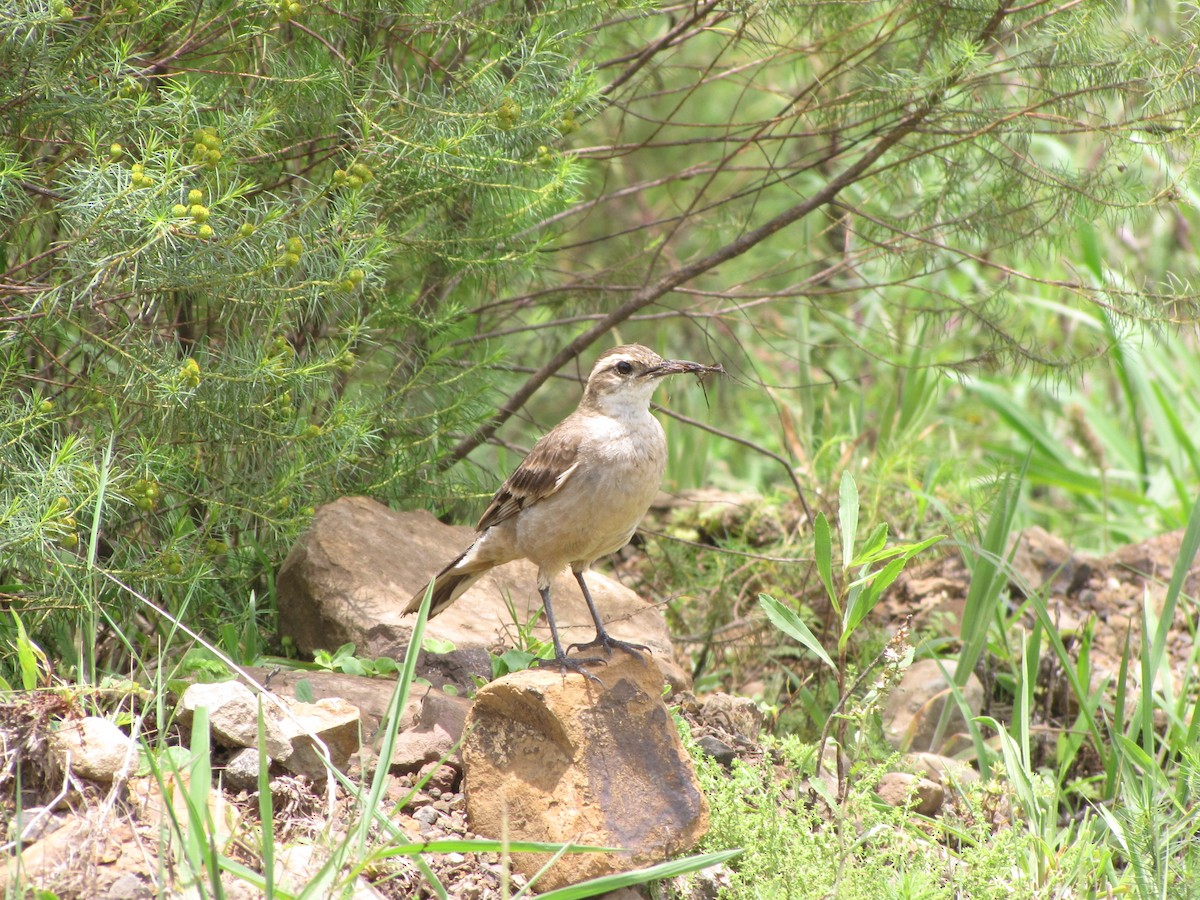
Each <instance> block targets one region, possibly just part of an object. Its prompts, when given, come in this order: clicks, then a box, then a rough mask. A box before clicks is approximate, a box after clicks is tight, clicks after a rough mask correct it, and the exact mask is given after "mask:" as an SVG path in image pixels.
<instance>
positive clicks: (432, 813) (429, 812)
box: [413, 806, 438, 825]
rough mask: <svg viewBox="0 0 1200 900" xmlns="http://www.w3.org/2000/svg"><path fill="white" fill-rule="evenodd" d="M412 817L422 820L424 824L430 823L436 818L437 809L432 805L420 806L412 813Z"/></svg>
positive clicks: (435, 820)
mask: <svg viewBox="0 0 1200 900" xmlns="http://www.w3.org/2000/svg"><path fill="white" fill-rule="evenodd" d="M413 818H414V819H416V820H417V821H418V822H424V823H425V824H426V825H432V824H434V823H435V822H437V820H438V811H437V810H436V809H434V808H433V807H432V806H422V807H421V808H420V809H418V810H417V811H416V812H414V813H413Z"/></svg>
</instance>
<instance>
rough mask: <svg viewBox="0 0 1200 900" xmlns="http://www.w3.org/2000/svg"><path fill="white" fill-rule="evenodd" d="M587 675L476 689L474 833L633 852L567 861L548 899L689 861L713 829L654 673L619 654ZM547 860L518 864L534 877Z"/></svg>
mask: <svg viewBox="0 0 1200 900" xmlns="http://www.w3.org/2000/svg"><path fill="white" fill-rule="evenodd" d="M592 672H593V673H594V674H595V677H596V678H597V679H599V681H600V682H601V683H600V684H597V683H595V682H593V681H591V680H589V679H586V678H584V677H583V676H581V675H578V674H566V675H564V674H563V673H561V672H556V671H550V670H546V669H528V670H525V671H522V672H515V673H513V674H511V675H506V676H505V677H503V678H501V679H499V680H497V681H493V682H492V683H491V684H488V685H486V686H484V687H483V688H481V689H480V690H479V693H478V694H477V696H476V698H475V705H474V707H472V709H471V715H470V717H469V718H468V725H467V736H466V738H465V739H464V741H463V750H462V755H463V787H464V791H465V793H466V797H467V812H468V820H469V822H470V827H471V830H473V831H475V832H476V833H478V834H481V835H485V836H488V837H492V838H499V837H501V836H502V835H504V834H507V836H508V837H509V838H510V839H512V840H531V841H551V842H556V843H557V842H565V841H575V842H583V843H588V844H597V845H600V846H606V847H625V848H629V850H628V851H627V852H623V853H576V854H567V855H565V856H563V857H561V858H560V859H559V860H558V861H557V862H556V863H554V865H553V866H552V867H551V868H550V869H549V870H548V871H547V872H546V873H545V874H543V875H542V876H541V877H540V878H539V879H538V882H537V887H538V890H540V891H547V890H552V889H554V888H556V887H562V886H564V885H567V884H574V883H576V882H579V881H582V880H584V879H587V878H593V877H597V876H601V875H607V874H611V873H614V872H622V871H627V870H629V869H632V868H637V867H638V866H645V865H652V864H654V863H657V862H662V861H664V860H666V859H669V858H671V857H673V856H675V855H677V854H680V853H686V852H687V851H688V850H690V849H691V848H692V847H693V846H694V845H695V844H696V842H697V841H699V840H700V838H701V837H703V835H704V834H705V832H707V830H708V805H707V803H706V801H705V799H704V796H703V794H702V793H701V792H700V788H699V785H698V783H697V781H696V776H695V773H694V771H693V770H692V766H691V761H690V760H689V759H688V757H687V754H686V753H685V752H684V751H683V747H682V744H681V743H680V740H679V734H678V732H677V731H676V728H675V723H674V721H673V720H672V718H671V715H670V713H669V711H668V710H667V708H666V706H665V705H664V704H663V702H662V699H661V698H660V696H659V695H660V693H661V686H662V678H661V675H660V674H659V671H658V669H657V668H656V667H654V666H651V665H648V664H647V661H646V660H644V659H642V658H640V657H638V656H634V655H632V654H628V653H614V654H613V656H612V658H611V659H610V660H609V662H608V665H607V666H596V667H593V668H592ZM549 859H550V854H548V853H520V854H515V855H514V857H513V866H514V868H516V869H518V870H519V871H520V872H521V873H524V874H525V875H526V876H527V877H532V875H533V874H534V873H536V872H537V871H538V870H539V869H540V868H541V867H542V866H543V865H544V864H545V863H546V862H547V861H548V860H549Z"/></svg>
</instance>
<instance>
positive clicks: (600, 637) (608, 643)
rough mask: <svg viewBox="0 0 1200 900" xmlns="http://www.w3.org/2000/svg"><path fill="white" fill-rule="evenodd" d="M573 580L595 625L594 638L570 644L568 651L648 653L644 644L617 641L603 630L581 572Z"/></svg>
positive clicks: (648, 649) (576, 573)
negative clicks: (584, 642)
mask: <svg viewBox="0 0 1200 900" xmlns="http://www.w3.org/2000/svg"><path fill="white" fill-rule="evenodd" d="M573 574H574V575H575V580H576V581H578V582H579V589H580V590H581V591H583V599H584V600H586V601H587V605H588V611H589V612H591V614H592V621H593V622H595V623H596V636H595V637H594V638H592V639H591V640H590V641H588V642H587V643H586V644H572V645H571V646H570V647H568V648H567V649H568V650H574V649H575V648H576V647H578V648H579V649H580V650H588V649H590V648H592V647H603V648H604V649H605V650H607V651H608V652H609V653H611V652H612V651H613V648H616V649H618V650H624V651H626V652H627V653H635V654H636V653H637V652H638V651H640V650H645V651H646V652H647V653H649V652H650V648H649V647H647V646H646V645H645V644H632V643H630V642H628V641H619V640H617V639H616V638H615V637H613V636H612V635H610V634H609V633H608V632H607V631H605V630H604V623H603V622H601V621H600V613H599V612H598V611H597V610H596V604H595V602H594V601H593V600H592V592H591V591H589V590H588V586H587V582H586V581H584V580H583V573H582V572H573Z"/></svg>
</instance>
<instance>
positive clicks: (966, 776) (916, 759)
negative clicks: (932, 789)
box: [904, 753, 979, 786]
mask: <svg viewBox="0 0 1200 900" xmlns="http://www.w3.org/2000/svg"><path fill="white" fill-rule="evenodd" d="M904 759H905V762H907V763H908V765H909V766H910V767H911V768H912V770H913V772H914V773H916V774H917V775H920V776H921V777H923V778H928V779H929V780H930V781H933V782H936V783H937V784H940V785H942V786H949V785H950V784H956V785H959V786H962V785H967V784H974V783H975V782H977V781H978V780H979V773H978V772H976V771H975V770H974V769H973V768H971V767H970V766H968V765H967V764H966V763H964V762H959V761H958V760H957V759H952V758H951V757H949V756H939V755H938V754H936V753H910V754H908V755H907V756H905V757H904Z"/></svg>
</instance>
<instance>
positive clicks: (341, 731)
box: [279, 697, 362, 784]
mask: <svg viewBox="0 0 1200 900" xmlns="http://www.w3.org/2000/svg"><path fill="white" fill-rule="evenodd" d="M288 707H289V711H290V713H291V715H289V716H285V717H284V718H283V720H282V721H281V722H280V723H279V724H280V730H281V732H282V733H283V735H284V737H285V738H286V739H287V740H288V742H289V744H290V745H291V747H292V752H291V753H289V754H288V755H287V756H286V757H285V758H284V759H282V760H281V762H282V763H283V766H284V768H285V769H287V770H288V771H289V772H292V773H293V774H295V775H303V776H305V777H306V778H308V779H310V780H311V781H312V782H313V783H314V784H323V783H324V782H325V779H326V778H327V777H328V775H329V772H328V770H327V769H326V767H325V759H324V756H323V755H322V754H321V752H320V750H319V749H318V746H317V742H316V739H320V741H321V742H323V743H324V744H325V746H326V747H327V748H328V749H329V760H330V762H331V763H333V766H334V768H336V769H338V770H339V771H342V772H344V771H346V768H347V767H348V765H349V763H350V757H351V756H352V755H353V754H355V753H356V752H358V748H359V747H360V746H362V741H361V726H362V719H361V717H360V715H359V712H358V707H357V706H355V705H353V704H352V703H347V702H346V701H345V700H341V699H338V698H336V697H328V698H326V699H324V700H318V701H317V702H316V703H298V702H290V703H289V704H288Z"/></svg>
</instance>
